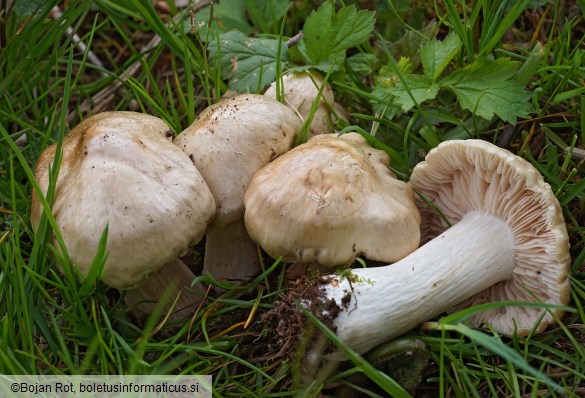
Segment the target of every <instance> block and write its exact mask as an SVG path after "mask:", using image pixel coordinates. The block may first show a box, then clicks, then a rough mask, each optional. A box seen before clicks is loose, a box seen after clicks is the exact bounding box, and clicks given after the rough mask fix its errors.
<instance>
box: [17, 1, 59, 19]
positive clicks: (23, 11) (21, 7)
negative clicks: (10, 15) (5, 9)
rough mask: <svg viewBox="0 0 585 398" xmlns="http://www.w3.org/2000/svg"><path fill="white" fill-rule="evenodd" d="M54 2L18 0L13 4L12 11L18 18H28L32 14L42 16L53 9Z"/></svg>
mask: <svg viewBox="0 0 585 398" xmlns="http://www.w3.org/2000/svg"><path fill="white" fill-rule="evenodd" d="M54 3H56V1H46V0H18V1H17V2H16V3H15V4H14V11H15V12H16V14H17V15H18V16H19V17H30V16H31V15H33V14H36V13H38V14H39V15H42V14H44V13H45V12H47V10H49V9H50V8H51V7H53V4H54Z"/></svg>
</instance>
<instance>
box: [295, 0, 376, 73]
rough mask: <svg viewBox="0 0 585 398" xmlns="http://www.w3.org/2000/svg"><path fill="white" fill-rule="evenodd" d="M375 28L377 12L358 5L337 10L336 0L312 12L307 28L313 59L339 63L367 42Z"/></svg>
mask: <svg viewBox="0 0 585 398" xmlns="http://www.w3.org/2000/svg"><path fill="white" fill-rule="evenodd" d="M373 29H374V13H373V12H371V11H367V10H360V11H357V10H356V8H355V6H354V5H351V6H348V7H343V8H342V9H340V10H339V12H338V13H335V10H334V8H333V3H332V2H329V1H328V2H326V3H324V4H323V5H322V6H321V7H319V8H318V9H317V10H315V11H313V12H311V14H310V15H309V17H308V18H307V20H306V22H305V26H304V28H303V34H304V38H303V41H304V42H305V46H306V49H307V54H308V55H309V57H310V59H311V62H312V63H314V64H319V63H321V62H323V61H327V60H329V61H332V62H339V60H341V59H343V57H344V55H345V51H346V50H347V49H348V48H350V47H354V46H357V45H358V44H360V43H362V42H364V41H365V40H367V39H368V37H369V36H370V33H372V31H373Z"/></svg>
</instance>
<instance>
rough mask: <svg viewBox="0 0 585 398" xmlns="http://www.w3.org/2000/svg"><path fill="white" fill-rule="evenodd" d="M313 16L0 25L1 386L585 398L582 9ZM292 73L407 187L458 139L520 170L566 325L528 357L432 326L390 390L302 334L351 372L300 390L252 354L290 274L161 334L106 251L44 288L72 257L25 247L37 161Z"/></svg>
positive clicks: (253, 0) (210, 12)
mask: <svg viewBox="0 0 585 398" xmlns="http://www.w3.org/2000/svg"><path fill="white" fill-rule="evenodd" d="M178 3H179V2H177V4H178ZM317 3H318V2H312V1H308V0H303V1H297V2H294V4H291V2H289V1H284V0H272V1H268V2H263V1H259V0H241V1H240V0H232V1H222V2H220V4H216V5H214V6H213V8H211V7H209V5H208V2H205V1H203V2H201V1H198V2H193V3H192V4H191V5H190V6H189V7H186V8H183V7H178V6H175V3H173V2H164V1H157V2H149V1H141V0H122V1H117V2H112V1H108V0H95V1H89V0H80V1H74V2H69V1H62V2H57V1H51V2H46V3H43V2H37V1H18V2H8V5H7V7H5V8H4V9H3V10H2V11H0V297H1V299H0V325H1V327H0V373H6V374H124V373H128V374H212V375H213V376H214V380H213V387H214V392H215V393H216V394H217V395H218V396H296V395H300V396H317V395H318V394H320V393H322V394H337V395H340V396H343V394H350V396H357V394H362V395H363V396H384V395H387V394H392V395H395V396H408V395H415V396H449V397H452V396H456V397H460V396H517V397H523V396H581V395H583V394H585V390H584V387H583V386H584V385H585V381H584V379H585V350H584V349H583V344H584V342H585V329H584V327H583V325H584V324H585V311H584V309H583V302H585V268H584V266H583V263H584V260H585V245H584V243H585V230H584V228H583V227H584V225H585V210H584V203H585V195H584V190H585V183H584V181H585V179H584V178H583V177H584V176H585V172H584V170H585V169H584V167H583V162H584V159H585V116H584V115H585V112H584V111H585V95H584V93H585V89H584V88H583V84H584V81H583V79H584V76H585V73H584V70H585V67H584V66H583V57H584V55H585V46H584V40H585V30H584V29H583V26H585V24H584V23H583V22H584V15H585V8H584V6H583V3H582V2H578V1H570V0H569V1H564V2H561V1H560V0H557V1H529V0H524V1H520V2H508V1H477V2H473V3H466V2H461V1H457V2H456V1H453V0H446V1H444V2H435V3H428V2H421V1H416V0H412V1H406V0H405V1H395V2H391V1H380V2H343V4H341V3H339V2H336V3H333V2H325V5H323V6H321V7H319V5H318V4H317ZM354 3H355V4H354ZM53 6H56V7H58V11H59V12H56V10H55V9H53ZM306 15H309V16H308V17H306V18H305V16H306ZM324 26H328V27H330V29H329V30H327V29H321V30H320V28H321V27H324ZM350 28H351V29H350ZM301 31H303V33H304V37H303V38H299V37H298V36H297V34H298V33H300V32H301ZM322 31H325V32H329V33H327V36H326V37H321V36H320V35H322V33H320V32H322ZM246 43H248V44H249V46H244V47H242V44H246ZM287 43H288V44H290V46H289V45H287ZM236 61H237V62H236ZM305 69H312V70H318V71H320V72H321V73H322V74H323V75H327V76H328V77H327V81H328V82H329V83H330V84H331V85H332V87H333V89H334V92H335V96H336V102H337V103H339V104H341V105H342V106H343V108H344V109H345V110H346V111H347V112H348V113H349V114H350V124H352V125H354V126H352V127H351V129H352V130H355V131H360V132H361V133H362V134H363V135H365V136H367V138H368V142H370V144H371V145H373V146H376V147H379V148H382V149H384V150H386V151H387V152H388V153H389V154H390V156H391V158H392V168H393V171H395V172H396V174H397V175H399V176H400V177H402V178H404V179H407V178H408V176H409V173H410V170H411V169H412V167H413V166H414V165H415V164H416V163H418V162H419V161H420V160H421V159H422V158H423V157H424V154H425V153H426V152H427V151H428V150H430V149H431V148H433V147H435V146H436V145H438V143H440V142H441V141H444V140H448V139H454V138H480V139H484V140H486V141H490V142H493V143H495V144H497V145H498V146H500V147H504V148H507V149H509V150H511V151H512V152H514V153H516V154H518V155H520V156H522V157H524V158H526V159H528V160H529V161H530V162H531V163H532V164H533V165H534V166H535V167H536V168H537V169H538V170H539V171H540V172H541V173H542V174H543V175H544V177H545V179H546V181H547V182H548V183H549V184H550V185H551V186H552V188H553V192H555V194H556V196H557V198H558V199H559V202H560V203H561V205H562V208H563V212H564V216H565V220H566V222H567V228H568V231H569V235H570V241H571V257H572V260H573V262H572V264H573V265H572V275H571V303H570V308H571V309H572V311H569V312H567V313H566V315H565V316H564V317H563V319H560V320H559V322H558V324H557V325H556V326H555V327H552V328H549V330H548V331H547V332H546V333H544V334H543V335H538V336H532V335H530V336H528V337H526V338H519V337H504V336H498V335H497V334H496V333H493V332H490V331H489V330H488V331H485V332H481V331H477V330H472V329H469V328H467V327H466V326H465V325H464V323H462V317H457V316H454V315H450V316H447V317H442V318H440V319H438V320H437V323H436V324H434V327H433V328H432V329H434V330H416V331H413V332H412V333H411V335H410V336H408V339H417V340H419V341H421V342H422V343H423V345H424V346H425V347H426V348H425V350H426V351H427V354H425V355H427V356H424V358H430V359H429V360H428V361H426V362H425V364H424V365H423V366H421V367H420V369H421V370H420V371H419V373H418V374H416V375H411V376H409V377H410V379H411V380H413V379H414V380H416V382H415V383H412V382H411V383H408V384H405V383H404V382H403V383H402V386H401V385H400V384H399V383H397V382H396V380H398V376H397V375H399V374H400V372H394V371H390V370H388V368H387V367H386V368H385V367H384V366H385V365H379V366H378V368H376V367H374V366H373V365H372V364H374V363H377V364H379V362H377V361H378V360H379V358H374V357H372V356H366V359H364V358H362V357H361V356H357V355H355V353H352V352H351V350H350V349H349V348H348V347H344V346H343V344H342V343H341V342H339V341H338V340H336V337H335V335H334V334H333V333H331V331H330V330H329V329H328V328H326V327H324V326H323V325H322V324H320V323H319V322H318V321H317V320H315V321H314V327H315V328H317V329H319V330H321V331H322V332H323V333H324V335H325V336H327V339H329V340H330V341H331V342H332V343H333V344H335V345H336V346H339V347H341V349H343V350H345V351H346V353H347V355H348V357H349V358H350V359H351V361H350V362H349V363H347V364H346V365H344V367H343V368H342V369H338V370H337V372H334V371H332V370H331V369H330V370H331V371H330V372H327V371H326V370H322V371H321V372H320V373H318V375H317V377H315V378H314V379H313V380H312V381H311V382H310V383H309V384H308V385H306V384H304V383H303V378H302V377H300V376H299V373H300V371H299V366H298V363H295V360H294V359H290V358H287V357H285V356H284V355H282V353H280V352H278V350H277V349H275V348H274V347H273V346H271V345H270V344H267V343H266V342H267V339H269V336H267V330H266V328H265V325H263V323H262V322H261V321H260V319H261V314H262V313H263V312H266V311H267V310H268V309H270V308H272V303H273V302H274V300H275V299H277V297H278V296H279V293H280V292H281V291H282V290H283V289H285V288H286V287H287V286H288V284H289V282H288V281H287V270H286V267H285V264H282V263H280V262H278V261H277V262H275V263H272V264H269V263H267V267H266V271H265V272H264V273H263V274H262V275H260V276H259V277H258V278H257V279H255V280H254V281H252V282H250V283H249V284H245V285H243V286H236V285H231V284H226V283H223V282H218V281H213V280H211V279H210V278H209V277H206V276H202V277H200V278H198V280H196V281H195V283H202V284H205V285H207V284H211V285H218V286H220V287H222V288H223V289H224V292H223V293H222V294H221V295H219V296H217V297H212V296H211V295H210V296H209V298H208V300H207V301H206V302H205V304H204V305H203V306H202V307H201V308H199V309H198V311H197V312H196V313H195V315H194V316H193V317H192V319H190V320H188V321H186V322H183V323H178V324H174V325H169V324H168V323H165V322H164V319H165V314H162V313H161V311H160V310H159V311H155V312H154V313H153V314H152V315H151V316H150V317H149V318H148V319H146V320H139V319H136V318H134V317H133V316H132V314H131V313H130V311H129V309H127V308H126V307H125V306H124V305H123V298H122V294H121V293H120V292H118V291H115V290H112V289H108V288H107V287H106V286H104V285H103V284H102V283H101V282H100V281H99V280H98V277H97V275H98V272H97V270H99V269H100V267H103V264H104V262H105V258H106V257H105V255H106V253H105V236H104V241H103V244H102V245H101V251H100V252H98V253H97V255H96V258H95V261H94V269H95V270H96V272H95V273H94V274H91V275H90V276H89V277H87V278H86V279H85V280H83V281H81V282H80V281H79V280H78V279H77V278H76V276H75V274H74V271H73V267H72V266H71V264H70V263H69V262H68V259H67V258H66V254H65V255H64V257H65V258H60V259H59V262H60V264H62V267H63V271H64V272H63V273H61V272H60V271H59V270H58V269H57V268H56V266H55V260H54V256H55V255H56V253H59V252H61V253H66V251H65V250H61V251H57V250H56V248H55V247H54V246H53V244H52V239H51V236H52V235H53V234H55V233H56V232H57V231H58V230H57V228H56V225H55V222H54V220H53V219H51V217H50V216H48V217H46V218H45V219H44V220H43V222H42V223H41V227H40V228H39V231H37V232H36V233H34V232H33V231H32V229H31V225H30V219H29V217H30V207H31V202H30V201H31V192H32V190H38V186H37V184H36V183H35V181H34V178H33V174H32V170H33V169H34V166H35V164H36V159H37V157H38V155H39V154H40V152H41V151H42V150H43V149H44V148H46V147H47V146H48V145H50V144H52V143H54V142H61V140H62V138H63V136H64V135H65V134H66V133H67V131H69V129H70V128H71V127H72V126H74V125H76V124H78V123H79V122H80V121H81V120H82V119H83V118H85V117H86V116H87V115H89V114H93V113H97V112H100V111H104V110H133V111H141V112H146V113H150V114H152V115H155V116H158V117H161V118H163V119H164V120H165V121H166V122H167V123H168V124H169V126H170V127H171V128H172V130H173V132H174V133H179V132H180V131H181V130H182V129H184V128H185V127H187V126H188V125H189V124H191V122H192V121H193V120H194V119H195V117H196V116H197V114H198V113H199V112H200V111H201V110H202V109H204V108H205V107H206V106H207V105H209V104H211V103H214V102H217V101H218V100H219V98H220V97H221V96H222V95H223V94H225V93H226V92H227V90H228V89H232V90H236V91H252V92H259V91H261V90H263V89H264V88H265V87H266V86H267V85H268V84H269V83H270V82H272V81H273V80H275V79H278V78H279V76H280V74H281V73H282V72H281V71H285V72H286V71H292V70H305ZM336 127H337V129H338V130H342V129H344V128H346V127H347V126H346V125H345V124H344V123H343V122H340V125H338V126H336ZM348 129H350V128H348ZM57 172H58V168H57V169H55V170H53V173H54V175H56V173H57ZM53 180H54V178H53ZM53 189H54V187H53ZM51 195H52V194H51V193H50V194H48V195H47V198H46V199H47V203H46V204H45V206H46V208H47V209H48V208H50V203H51ZM160 308H162V306H161V307H160ZM307 316H309V317H311V315H310V314H307ZM418 345H419V343H417V345H416V346H418ZM267 347H271V349H268V348H267ZM408 347H410V349H412V346H411V345H408ZM368 358H369V359H368ZM331 368H333V367H332V366H331ZM381 371H382V372H381ZM356 374H361V375H365V380H364V378H362V379H360V380H359V381H357V379H352V378H351V377H350V376H351V375H356ZM389 375H390V376H389ZM346 376H347V377H346ZM393 377H394V378H396V380H395V379H394V378H393ZM405 385H407V386H408V388H407V389H408V391H407V390H406V389H405V388H404V386H405ZM348 391H349V393H348ZM352 394H353V395H352Z"/></svg>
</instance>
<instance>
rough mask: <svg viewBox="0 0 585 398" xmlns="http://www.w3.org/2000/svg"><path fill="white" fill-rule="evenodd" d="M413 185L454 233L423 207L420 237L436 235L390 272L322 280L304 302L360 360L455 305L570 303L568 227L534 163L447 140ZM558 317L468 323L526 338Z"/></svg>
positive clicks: (516, 311)
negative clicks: (515, 302) (314, 291)
mask: <svg viewBox="0 0 585 398" xmlns="http://www.w3.org/2000/svg"><path fill="white" fill-rule="evenodd" d="M410 183H411V185H412V187H413V188H414V189H415V190H416V191H417V192H418V193H419V194H420V195H421V196H422V197H424V198H425V199H426V200H429V201H430V202H432V203H433V204H434V206H436V207H437V208H438V209H440V210H441V211H442V212H443V215H444V217H445V218H446V220H448V221H449V223H451V224H453V226H452V227H450V228H448V229H446V230H445V231H444V232H442V233H440V232H441V231H442V230H444V229H445V228H447V224H446V223H444V222H443V221H441V220H442V218H441V217H439V215H437V214H436V213H435V212H434V211H433V210H431V209H430V208H428V207H427V206H426V205H423V204H422V203H423V201H420V202H419V203H420V204H421V205H420V210H421V217H422V220H423V224H422V228H423V231H425V230H426V231H428V232H426V233H425V234H424V235H425V236H427V237H432V236H434V235H435V234H438V233H440V234H439V235H438V236H436V237H434V238H433V239H432V240H430V241H428V242H427V243H426V244H424V245H423V246H421V247H420V248H419V249H417V250H416V251H415V252H413V253H412V254H410V255H409V256H407V257H405V258H404V259H402V260H400V261H398V262H396V263H394V264H392V265H388V266H383V267H378V268H366V269H356V270H353V271H352V273H351V275H346V276H345V277H340V276H336V275H330V276H328V277H326V278H324V279H323V281H322V284H321V285H320V286H319V290H318V294H317V297H316V298H313V299H311V300H305V301H304V303H305V305H306V306H308V307H309V309H312V308H315V309H317V308H326V310H320V311H319V310H318V311H317V314H316V315H317V316H319V317H320V318H321V319H329V320H330V321H331V322H330V323H331V325H332V328H333V329H334V330H335V331H336V334H337V336H338V337H339V338H340V340H342V341H343V342H344V343H346V344H347V345H348V346H350V347H351V348H353V349H354V350H356V351H357V352H358V353H364V352H366V351H368V350H369V349H371V348H372V347H374V346H376V345H377V344H379V343H381V342H384V341H388V340H391V339H392V338H394V337H396V336H398V335H400V334H402V333H404V332H406V331H408V330H410V329H412V328H413V327H416V326H417V325H419V324H421V323H422V322H424V321H427V320H429V319H430V318H432V317H434V316H437V315H439V314H441V313H442V312H444V311H447V310H449V309H452V308H454V306H457V307H456V308H462V307H464V306H468V305H473V304H478V303H483V302H487V301H507V300H513V301H521V302H542V303H545V304H560V305H566V304H567V303H568V300H569V282H568V273H569V264H570V257H569V250H568V249H569V243H568V237H567V230H566V225H565V223H564V220H563V216H562V212H561V208H560V205H559V203H558V201H557V200H556V198H555V196H554V194H553V193H552V191H551V189H550V186H549V185H548V184H546V183H545V182H544V181H543V178H542V176H541V175H540V174H539V173H538V171H537V170H536V169H535V168H534V167H533V166H532V165H531V164H530V163H528V162H527V161H525V160H524V159H522V158H520V157H517V156H515V155H513V154H512V153H510V152H508V151H506V150H504V149H500V148H498V147H496V146H494V145H492V144H489V143H487V142H484V141H481V140H467V141H448V142H444V143H442V144H440V145H439V146H438V147H437V148H435V149H433V150H432V151H431V152H430V153H429V154H428V156H427V158H426V161H424V162H422V163H420V164H418V165H417V166H416V167H415V168H414V170H413V173H412V176H411V181H410ZM302 288H304V289H306V286H305V287H302ZM381 300H382V301H381ZM325 303H327V306H325V305H324V304H325ZM332 307H334V309H332ZM561 315H562V310H561V309H558V308H553V309H548V310H545V309H542V308H534V307H525V306H510V307H505V308H498V309H495V310H490V311H485V312H482V313H480V314H478V315H476V316H474V317H473V318H472V319H471V324H472V325H474V326H480V325H481V324H484V323H489V324H491V326H492V327H493V328H494V329H495V330H496V331H498V332H499V333H502V334H513V333H516V334H517V335H519V336H525V335H527V334H528V333H529V332H530V331H534V332H536V333H538V332H542V331H543V330H544V329H545V328H546V327H547V325H549V324H550V323H551V322H553V321H554V319H555V317H560V316H561ZM272 317H274V315H272ZM267 319H268V320H269V321H270V319H271V318H270V317H268V318H267ZM539 321H540V324H539ZM277 330H281V331H283V330H286V328H285V327H281V328H280V329H278V328H277ZM282 337H284V336H282Z"/></svg>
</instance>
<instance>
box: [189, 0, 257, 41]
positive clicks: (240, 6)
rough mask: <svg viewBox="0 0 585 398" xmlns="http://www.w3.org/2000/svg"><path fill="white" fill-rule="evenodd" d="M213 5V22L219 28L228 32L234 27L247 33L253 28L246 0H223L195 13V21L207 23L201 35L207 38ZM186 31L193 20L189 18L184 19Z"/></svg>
mask: <svg viewBox="0 0 585 398" xmlns="http://www.w3.org/2000/svg"><path fill="white" fill-rule="evenodd" d="M212 7H213V23H212V26H213V27H214V28H218V29H219V30H220V31H222V32H227V31H230V30H232V29H235V30H239V31H240V32H243V33H245V34H250V33H251V32H252V30H253V28H252V26H250V24H249V23H248V19H247V16H246V0H222V1H221V2H215V3H213V5H210V6H207V7H204V8H202V9H201V10H200V11H198V12H197V13H196V14H195V23H196V24H199V23H203V22H205V25H204V26H203V27H202V28H201V31H200V35H201V37H202V38H205V37H206V35H207V22H209V17H210V16H211V8H212ZM184 25H185V26H184V27H185V32H188V31H189V29H190V28H191V27H190V25H191V21H190V20H189V18H185V19H184Z"/></svg>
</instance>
